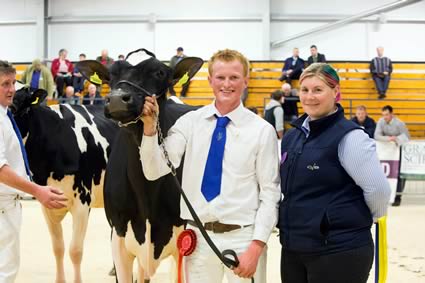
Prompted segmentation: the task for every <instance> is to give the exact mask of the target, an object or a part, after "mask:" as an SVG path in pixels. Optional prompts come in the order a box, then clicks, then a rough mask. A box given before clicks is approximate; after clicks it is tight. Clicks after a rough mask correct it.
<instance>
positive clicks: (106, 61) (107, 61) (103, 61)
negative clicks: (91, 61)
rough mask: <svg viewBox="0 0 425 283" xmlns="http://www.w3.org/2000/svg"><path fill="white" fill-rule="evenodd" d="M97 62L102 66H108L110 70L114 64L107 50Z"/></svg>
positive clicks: (104, 50) (103, 51)
mask: <svg viewBox="0 0 425 283" xmlns="http://www.w3.org/2000/svg"><path fill="white" fill-rule="evenodd" d="M96 61H99V62H100V63H101V64H102V65H104V66H106V67H107V68H109V67H110V66H111V65H112V64H113V63H114V59H112V58H111V57H109V56H108V50H107V49H103V50H102V53H101V55H100V56H98V57H97V58H96Z"/></svg>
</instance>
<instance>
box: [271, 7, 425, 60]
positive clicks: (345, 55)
mask: <svg viewBox="0 0 425 283" xmlns="http://www.w3.org/2000/svg"><path fill="white" fill-rule="evenodd" d="M394 2H395V1H391V0H386V1H382V0H358V1H355V2H352V1H333V0H321V1H308V0H298V1H279V0H274V1H273V2H272V3H273V5H272V11H271V12H272V15H274V16H292V17H296V16H306V15H308V16H310V18H311V19H318V18H321V17H327V16H334V15H336V16H338V15H339V16H351V15H355V14H359V13H361V12H364V11H368V10H371V9H374V8H377V7H380V6H382V5H385V4H389V3H394ZM384 15H385V16H386V18H387V21H390V20H407V19H412V20H414V19H420V20H422V21H423V22H422V24H413V23H408V24H407V23H385V24H377V23H378V21H377V18H378V16H376V15H375V16H371V17H369V18H368V19H371V20H373V23H372V22H357V23H352V24H348V25H345V26H342V27H341V28H338V29H334V30H331V31H325V32H321V33H318V34H314V35H310V36H308V37H305V38H300V39H296V40H294V41H290V42H288V43H286V44H285V45H283V46H280V47H278V48H274V49H272V51H271V59H274V60H280V59H282V58H284V57H289V56H290V55H291V52H292V48H293V47H299V48H300V56H301V57H303V58H305V59H307V57H308V56H309V55H310V54H309V53H310V51H309V50H310V46H311V45H312V44H315V45H317V46H318V49H319V52H321V53H324V54H325V55H326V57H327V59H328V60H370V58H372V57H374V56H376V47H377V46H384V47H385V54H386V55H387V56H389V57H390V58H391V59H392V60H393V61H425V48H422V47H421V46H423V45H424V44H425V1H421V2H418V3H416V4H412V5H411V6H406V7H403V8H400V9H398V10H394V11H391V12H388V13H385V14H384ZM325 24H327V22H298V21H293V22H286V21H285V22H284V21H275V22H273V23H272V27H271V41H272V42H273V41H276V40H282V39H286V38H288V37H289V36H292V35H296V34H299V33H302V32H305V31H308V30H310V29H312V28H317V27H320V26H323V25H325Z"/></svg>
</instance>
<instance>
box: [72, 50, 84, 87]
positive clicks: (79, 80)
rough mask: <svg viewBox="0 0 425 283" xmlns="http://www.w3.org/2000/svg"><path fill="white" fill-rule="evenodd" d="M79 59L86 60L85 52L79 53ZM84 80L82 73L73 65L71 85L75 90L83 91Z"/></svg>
mask: <svg viewBox="0 0 425 283" xmlns="http://www.w3.org/2000/svg"><path fill="white" fill-rule="evenodd" d="M79 60H80V62H81V61H84V60H86V54H84V53H81V54H80V55H79ZM84 81H85V79H84V77H83V75H82V74H81V73H80V71H79V70H78V67H77V66H75V68H74V72H73V73H72V85H73V87H74V90H75V92H77V93H81V92H82V91H83V89H84Z"/></svg>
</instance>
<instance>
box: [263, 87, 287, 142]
mask: <svg viewBox="0 0 425 283" xmlns="http://www.w3.org/2000/svg"><path fill="white" fill-rule="evenodd" d="M282 97H283V93H282V91H281V90H275V91H274V92H272V94H271V100H270V102H269V103H267V105H266V108H265V109H264V119H265V120H266V121H267V122H269V123H270V124H271V125H272V126H273V127H274V128H275V130H276V133H277V137H278V138H279V139H282V137H283V108H282V104H281V101H282Z"/></svg>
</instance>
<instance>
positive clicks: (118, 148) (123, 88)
mask: <svg viewBox="0 0 425 283" xmlns="http://www.w3.org/2000/svg"><path fill="white" fill-rule="evenodd" d="M142 51H144V52H146V54H148V55H149V58H148V59H146V60H144V61H141V62H140V63H138V64H135V65H132V64H130V63H129V62H128V61H118V62H116V63H115V64H114V65H112V66H111V68H110V69H109V72H110V75H105V73H106V69H105V67H104V66H103V65H101V64H99V63H98V62H96V61H85V62H81V63H79V64H78V68H79V70H81V71H82V73H83V74H84V75H85V76H86V77H87V78H90V77H92V76H96V75H98V76H99V77H100V78H101V79H102V81H103V82H108V83H109V84H110V86H111V94H110V95H109V96H108V97H107V100H106V107H105V114H106V116H109V117H111V118H113V119H115V120H117V121H120V122H122V123H128V122H130V121H135V122H136V123H134V124H129V125H128V126H127V127H123V128H122V130H120V131H119V134H118V137H117V140H116V141H115V145H114V147H113V150H112V152H111V156H110V159H109V162H108V167H107V172H106V177H105V194H104V197H105V211H106V216H107V218H108V221H109V223H110V224H111V226H112V227H113V232H112V255H113V258H114V263H115V267H116V271H117V277H118V282H119V283H130V282H132V266H133V261H134V259H135V258H137V260H138V263H139V264H138V266H139V268H138V274H139V275H138V280H137V282H149V279H150V278H151V277H152V276H153V274H154V273H155V270H156V269H157V267H158V265H159V263H160V261H161V260H162V259H164V258H166V257H168V256H170V255H171V256H174V257H177V256H178V251H177V248H176V240H177V237H178V235H179V233H180V232H181V231H182V230H183V224H184V222H183V220H182V219H181V218H180V193H179V191H178V188H177V187H176V186H175V182H173V180H172V179H171V178H172V176H171V175H167V176H164V177H162V178H160V179H158V180H156V181H148V180H147V179H146V178H145V176H144V175H143V170H142V165H141V162H140V156H139V146H140V143H141V140H142V136H143V124H142V122H141V121H140V120H139V119H138V118H137V117H138V116H139V115H140V114H141V110H142V107H143V103H144V98H145V96H146V95H152V94H156V96H157V98H158V104H159V107H160V116H159V123H160V125H161V128H162V132H163V134H164V135H165V134H166V133H167V131H168V129H169V128H170V127H171V126H172V125H173V124H174V122H175V121H176V120H177V118H178V117H180V116H181V115H183V114H184V113H186V112H188V111H190V110H193V109H195V107H191V106H188V105H183V104H177V103H175V102H173V101H172V100H171V99H169V100H167V99H166V91H167V89H168V87H169V86H170V85H174V84H176V83H177V82H178V81H179V80H181V82H184V81H187V79H190V78H191V77H192V76H194V75H195V73H196V72H197V71H198V70H199V68H200V67H201V66H202V64H203V61H202V59H200V58H195V57H188V58H185V59H183V60H181V61H180V62H179V63H178V64H177V65H176V67H175V69H171V68H170V67H168V66H166V65H165V64H164V63H162V62H161V61H159V60H157V59H156V58H155V55H154V54H152V53H150V52H149V51H146V50H144V49H143V50H142ZM94 73H96V74H94ZM144 280H145V281H144Z"/></svg>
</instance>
